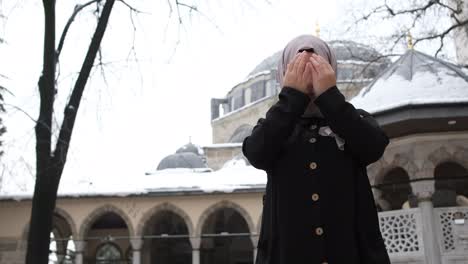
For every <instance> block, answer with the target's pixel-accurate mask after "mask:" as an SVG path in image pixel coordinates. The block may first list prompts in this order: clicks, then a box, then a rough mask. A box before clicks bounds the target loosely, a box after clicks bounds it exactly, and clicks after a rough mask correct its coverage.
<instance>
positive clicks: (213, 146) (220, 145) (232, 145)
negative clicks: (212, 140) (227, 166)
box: [203, 143, 242, 149]
mask: <svg viewBox="0 0 468 264" xmlns="http://www.w3.org/2000/svg"><path fill="white" fill-rule="evenodd" d="M240 147H242V143H217V144H211V145H205V146H203V148H206V149H217V148H240Z"/></svg>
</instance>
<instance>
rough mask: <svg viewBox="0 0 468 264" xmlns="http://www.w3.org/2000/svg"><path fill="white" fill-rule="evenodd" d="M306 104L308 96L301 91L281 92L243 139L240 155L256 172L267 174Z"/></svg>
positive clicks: (285, 89) (287, 89)
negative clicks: (250, 132)
mask: <svg viewBox="0 0 468 264" xmlns="http://www.w3.org/2000/svg"><path fill="white" fill-rule="evenodd" d="M309 102H310V98H309V96H308V95H306V94H304V93H302V92H300V91H297V90H295V89H293V88H290V87H284V88H283V89H282V90H281V92H280V94H279V100H278V102H277V103H276V104H274V105H273V106H272V107H271V108H270V109H269V110H268V112H267V113H266V116H265V118H260V119H259V120H258V122H257V125H255V127H254V128H253V130H252V134H251V135H250V136H248V137H246V138H245V139H244V142H243V144H242V152H243V153H244V156H245V157H247V159H248V160H249V162H250V164H252V165H253V166H254V167H255V168H257V169H262V170H269V168H270V167H271V165H272V164H273V163H274V162H275V160H276V159H277V158H278V156H279V154H280V152H281V149H282V145H283V143H284V142H285V141H286V140H287V138H288V137H289V136H290V134H291V133H292V131H293V130H294V127H295V124H296V123H297V121H298V120H299V118H300V117H301V115H302V114H303V113H304V110H305V108H306V107H307V105H308V104H309Z"/></svg>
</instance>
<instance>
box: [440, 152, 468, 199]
mask: <svg viewBox="0 0 468 264" xmlns="http://www.w3.org/2000/svg"><path fill="white" fill-rule="evenodd" d="M434 178H435V193H434V197H433V198H434V199H433V201H434V206H435V207H444V206H455V205H456V196H457V195H463V196H465V197H468V170H467V169H466V168H464V167H463V166H462V165H460V164H458V163H456V162H452V161H447V162H443V163H440V164H439V165H437V166H436V167H435V170H434Z"/></svg>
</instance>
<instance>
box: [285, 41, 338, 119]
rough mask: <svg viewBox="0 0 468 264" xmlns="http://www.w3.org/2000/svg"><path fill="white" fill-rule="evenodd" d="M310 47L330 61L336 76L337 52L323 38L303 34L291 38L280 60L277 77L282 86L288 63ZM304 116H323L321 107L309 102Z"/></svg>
mask: <svg viewBox="0 0 468 264" xmlns="http://www.w3.org/2000/svg"><path fill="white" fill-rule="evenodd" d="M310 49H312V50H313V51H314V53H316V54H317V55H320V56H322V57H323V58H325V59H326V60H327V61H328V63H330V65H331V66H332V68H333V70H334V71H335V76H336V74H337V62H336V56H335V52H334V51H333V50H332V49H330V47H329V46H328V45H327V43H325V41H323V40H321V39H320V38H318V37H315V36H312V35H301V36H298V37H296V38H294V39H293V40H291V41H290V42H289V43H288V44H287V45H286V47H285V48H284V49H283V53H282V56H281V58H280V60H279V62H278V71H277V73H276V78H277V80H278V82H279V83H280V85H281V87H283V79H284V74H285V73H286V69H287V67H288V63H290V62H291V61H292V60H293V59H294V56H295V55H296V54H297V53H298V52H299V51H301V50H310ZM303 116H304V117H322V118H323V115H322V113H321V112H320V109H319V108H318V107H317V106H316V105H315V103H314V102H313V101H311V102H310V103H309V105H308V106H307V108H306V110H305V112H304V115H303Z"/></svg>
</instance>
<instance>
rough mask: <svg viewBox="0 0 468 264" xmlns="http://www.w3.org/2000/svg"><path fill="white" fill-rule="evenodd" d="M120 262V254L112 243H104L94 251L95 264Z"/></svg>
mask: <svg viewBox="0 0 468 264" xmlns="http://www.w3.org/2000/svg"><path fill="white" fill-rule="evenodd" d="M121 260H122V252H121V251H120V249H119V247H118V246H117V245H116V244H113V243H110V242H108V243H105V244H102V245H100V246H99V248H98V249H97V250H96V264H98V263H99V264H111V263H118V262H120V261H121Z"/></svg>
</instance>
